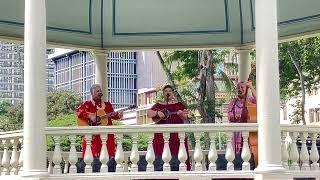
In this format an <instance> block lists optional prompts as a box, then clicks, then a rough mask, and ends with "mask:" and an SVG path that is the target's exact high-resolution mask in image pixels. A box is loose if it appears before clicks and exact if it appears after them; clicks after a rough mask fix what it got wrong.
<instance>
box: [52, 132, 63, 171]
mask: <svg viewBox="0 0 320 180" xmlns="http://www.w3.org/2000/svg"><path fill="white" fill-rule="evenodd" d="M53 139H54V151H53V157H52V162H53V163H54V167H53V174H61V166H60V163H61V161H62V155H61V148H60V136H53Z"/></svg>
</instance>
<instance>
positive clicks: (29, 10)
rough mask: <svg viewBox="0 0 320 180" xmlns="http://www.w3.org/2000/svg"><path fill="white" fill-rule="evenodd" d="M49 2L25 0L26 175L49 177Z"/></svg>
mask: <svg viewBox="0 0 320 180" xmlns="http://www.w3.org/2000/svg"><path fill="white" fill-rule="evenodd" d="M45 2H46V1H43V0H25V24H24V25H25V26H24V123H23V124H24V134H23V138H24V139H23V143H24V151H23V153H24V154H23V158H24V160H23V176H34V177H38V176H46V175H47V174H48V172H47V169H46V165H47V158H46V150H47V146H46V136H45V131H44V129H45V126H46V123H47V83H46V76H47V74H46V63H47V61H46V5H45Z"/></svg>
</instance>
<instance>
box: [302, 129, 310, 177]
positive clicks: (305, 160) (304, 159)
mask: <svg viewBox="0 0 320 180" xmlns="http://www.w3.org/2000/svg"><path fill="white" fill-rule="evenodd" d="M307 137H308V133H306V132H303V133H300V139H301V143H302V144H301V150H300V161H301V163H302V165H301V170H304V171H305V170H310V165H309V152H308V149H307V145H306V143H307V142H306V140H307Z"/></svg>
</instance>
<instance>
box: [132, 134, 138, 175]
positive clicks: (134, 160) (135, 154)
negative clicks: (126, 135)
mask: <svg viewBox="0 0 320 180" xmlns="http://www.w3.org/2000/svg"><path fill="white" fill-rule="evenodd" d="M137 141H138V134H133V135H132V149H131V155H130V161H131V163H132V164H131V172H137V171H138V161H139V152H138V144H137V143H138V142H137Z"/></svg>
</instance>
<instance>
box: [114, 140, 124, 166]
mask: <svg viewBox="0 0 320 180" xmlns="http://www.w3.org/2000/svg"><path fill="white" fill-rule="evenodd" d="M115 160H116V162H117V166H116V172H123V171H124V169H123V161H124V155H123V148H122V134H117V151H116V155H115Z"/></svg>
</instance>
